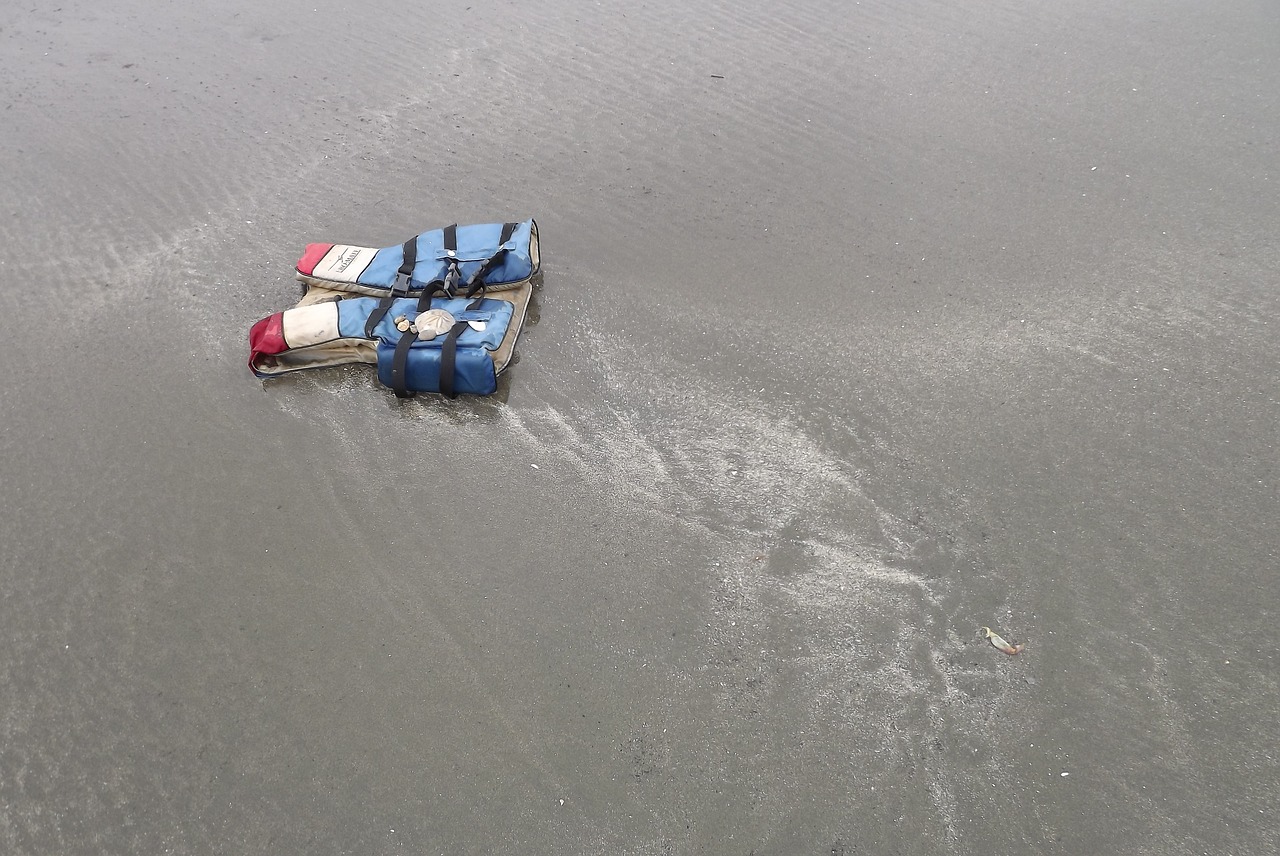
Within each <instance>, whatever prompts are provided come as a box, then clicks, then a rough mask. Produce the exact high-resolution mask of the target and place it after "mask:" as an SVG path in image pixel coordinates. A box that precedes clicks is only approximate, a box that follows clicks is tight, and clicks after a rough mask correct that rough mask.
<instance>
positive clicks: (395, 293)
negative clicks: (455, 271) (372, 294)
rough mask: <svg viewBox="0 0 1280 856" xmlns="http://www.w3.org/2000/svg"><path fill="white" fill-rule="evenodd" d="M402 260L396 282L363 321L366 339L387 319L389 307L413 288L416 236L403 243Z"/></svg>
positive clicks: (371, 336) (416, 254)
mask: <svg viewBox="0 0 1280 856" xmlns="http://www.w3.org/2000/svg"><path fill="white" fill-rule="evenodd" d="M402 252H403V253H404V259H403V261H401V263H400V270H398V271H396V281H395V282H393V283H392V284H391V290H390V291H388V292H387V293H386V294H385V295H383V297H382V299H381V300H379V301H378V305H377V306H375V307H374V308H373V311H372V312H370V313H369V317H368V318H366V319H365V320H364V337H365V338H366V339H372V338H373V331H374V328H375V327H377V326H378V323H379V322H380V321H382V319H383V318H386V317H387V311H388V310H390V309H391V305H392V304H393V303H395V302H396V301H397V300H398V299H400V298H401V297H408V296H409V289H410V288H412V287H413V268H414V266H415V265H417V263H418V236H417V235H414V236H413V237H412V238H410V239H409V240H407V241H405V242H404V248H403V250H402Z"/></svg>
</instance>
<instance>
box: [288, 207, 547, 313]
mask: <svg viewBox="0 0 1280 856" xmlns="http://www.w3.org/2000/svg"><path fill="white" fill-rule="evenodd" d="M504 237H505V240H504ZM410 241H412V242H413V247H412V248H411V249H412V250H413V251H414V255H415V258H414V259H413V263H412V264H411V265H409V266H408V267H410V268H411V270H410V271H408V272H407V276H405V277H404V278H403V279H402V278H401V275H402V274H405V273H406V271H404V270H403V268H404V267H406V265H405V250H406V245H407V244H409V243H410ZM410 241H406V242H405V243H404V244H399V245H397V246H394V247H384V248H382V249H374V248H371V247H358V246H354V245H351V244H309V245H307V249H306V251H305V252H304V253H303V255H302V258H300V259H299V260H298V265H297V277H298V279H299V280H300V281H302V282H305V283H307V284H308V285H315V286H319V287H322V288H329V289H334V290H338V291H348V292H355V293H358V294H370V295H374V296H378V295H383V294H387V293H389V292H391V291H392V289H398V293H405V294H417V293H420V292H421V291H422V289H423V288H424V287H425V286H427V285H428V284H432V283H437V282H446V283H450V285H451V286H452V285H457V286H462V287H466V286H471V285H478V283H477V278H480V279H482V280H483V282H484V285H485V287H486V289H487V290H489V291H502V290H505V289H511V288H518V287H519V286H520V285H522V284H523V283H525V282H528V281H529V279H530V278H531V277H532V276H533V275H534V274H535V273H537V272H538V270H539V269H540V267H541V256H540V253H539V247H538V224H537V223H535V222H534V221H533V220H524V221H522V222H519V223H481V224H476V225H471V226H453V227H449V228H446V229H433V230H432V231H430V232H423V233H422V234H421V235H418V236H416V237H415V238H411V239H410ZM451 274H453V276H452V277H451Z"/></svg>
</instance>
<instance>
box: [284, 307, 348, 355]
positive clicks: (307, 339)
mask: <svg viewBox="0 0 1280 856" xmlns="http://www.w3.org/2000/svg"><path fill="white" fill-rule="evenodd" d="M280 332H281V333H282V334H283V335H284V342H285V344H286V345H288V346H289V347H290V348H305V347H307V346H308V345H318V344H320V343H321V342H332V341H333V340H334V339H336V338H338V304H337V303H316V304H313V305H311V306H298V307H295V308H293V309H286V310H285V311H284V312H283V313H282V315H281V318H280Z"/></svg>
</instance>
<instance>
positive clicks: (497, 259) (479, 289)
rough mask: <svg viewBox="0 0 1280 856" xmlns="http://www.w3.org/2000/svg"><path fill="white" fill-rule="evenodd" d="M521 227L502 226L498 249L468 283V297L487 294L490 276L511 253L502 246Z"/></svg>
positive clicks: (514, 225) (512, 224)
mask: <svg viewBox="0 0 1280 856" xmlns="http://www.w3.org/2000/svg"><path fill="white" fill-rule="evenodd" d="M519 225H520V224H519V223H503V224H502V234H501V235H500V236H499V237H498V249H497V251H496V252H495V253H494V254H493V255H492V256H490V257H489V258H488V259H486V260H485V263H484V264H482V265H481V266H480V269H479V270H477V271H476V272H475V273H474V274H472V276H471V280H470V281H469V282H468V283H467V291H466V295H465V296H466V297H468V298H471V297H475V296H476V295H477V294H479V295H483V294H484V293H485V290H486V289H487V288H488V287H489V286H488V283H487V282H486V279H487V278H488V276H489V274H491V273H493V269H494V268H496V267H497V266H498V265H500V264H502V260H503V259H505V258H506V257H507V253H508V252H509V250H507V248H506V247H504V246H502V245H503V244H505V243H506V242H507V241H509V240H511V236H512V235H513V234H514V233H515V231H516V227H517V226H519ZM471 308H472V309H474V308H476V307H474V306H472V307H471Z"/></svg>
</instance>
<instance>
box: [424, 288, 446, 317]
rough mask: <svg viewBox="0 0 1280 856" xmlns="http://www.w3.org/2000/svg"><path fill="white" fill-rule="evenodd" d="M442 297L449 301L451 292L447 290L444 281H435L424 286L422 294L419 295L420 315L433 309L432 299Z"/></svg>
mask: <svg viewBox="0 0 1280 856" xmlns="http://www.w3.org/2000/svg"><path fill="white" fill-rule="evenodd" d="M437 294H438V295H440V296H441V297H443V298H444V299H445V300H448V299H449V292H448V291H446V290H445V286H444V280H442V279H433V280H431V282H429V283H427V284H426V285H424V286H422V294H420V295H418V314H419V315H421V314H422V313H423V312H426V311H427V310H428V309H430V308H431V298H433V297H435V296H436V295H437Z"/></svg>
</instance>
